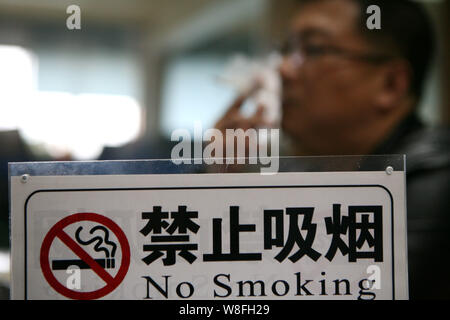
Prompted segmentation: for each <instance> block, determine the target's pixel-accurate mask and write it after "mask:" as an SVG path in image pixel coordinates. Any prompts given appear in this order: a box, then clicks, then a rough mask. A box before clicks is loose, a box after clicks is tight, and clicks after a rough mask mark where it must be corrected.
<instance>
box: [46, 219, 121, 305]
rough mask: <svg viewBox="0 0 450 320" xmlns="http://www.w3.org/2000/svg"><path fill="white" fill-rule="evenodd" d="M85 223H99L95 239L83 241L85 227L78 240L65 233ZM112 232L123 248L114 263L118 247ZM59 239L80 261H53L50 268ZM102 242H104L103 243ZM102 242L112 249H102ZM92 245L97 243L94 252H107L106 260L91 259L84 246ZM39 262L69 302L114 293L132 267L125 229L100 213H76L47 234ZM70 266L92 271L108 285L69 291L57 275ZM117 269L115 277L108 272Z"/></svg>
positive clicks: (77, 237) (78, 235)
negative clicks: (111, 234)
mask: <svg viewBox="0 0 450 320" xmlns="http://www.w3.org/2000/svg"><path fill="white" fill-rule="evenodd" d="M84 221H88V222H95V223H98V224H99V225H97V226H95V227H93V228H91V229H90V231H89V233H90V234H91V235H96V236H95V237H93V238H91V239H88V240H86V239H82V237H81V235H80V234H81V232H82V227H78V228H77V231H76V232H75V237H74V238H75V240H74V239H73V238H72V237H71V236H70V235H69V234H67V233H66V232H65V231H64V229H65V228H66V227H68V226H70V225H73V224H76V223H78V222H84ZM97 231H100V232H97ZM109 231H111V232H112V233H113V234H114V235H115V236H116V238H117V240H118V242H119V245H120V249H121V251H122V258H121V261H120V262H116V261H115V253H116V249H117V244H116V243H115V242H113V241H111V240H110V238H109V236H110V234H109ZM101 232H103V233H104V237H103V238H100V236H98V235H97V234H99V233H101ZM56 238H58V239H59V240H60V241H62V242H63V243H64V244H65V245H66V246H67V248H68V249H69V250H71V251H72V252H73V253H74V254H75V255H77V256H78V257H79V259H52V260H51V265H50V256H49V254H50V248H51V246H52V243H53V242H54V240H55V239H56ZM100 239H101V240H102V241H100ZM102 242H103V243H106V244H108V245H110V247H111V250H110V251H108V250H106V249H105V248H103V247H101V246H100V244H101V243H102ZM80 244H81V245H80ZM90 244H95V245H94V250H95V251H96V252H100V251H104V253H105V258H103V259H94V258H93V257H91V255H90V254H89V253H87V252H86V251H85V250H84V248H83V247H84V246H87V245H90ZM40 262H41V269H42V273H43V274H44V277H45V279H46V280H47V282H48V283H49V284H50V286H51V287H52V288H53V289H55V290H56V291H57V292H58V293H60V294H62V295H63V296H65V297H67V298H70V299H84V300H90V299H99V298H101V297H104V296H105V295H107V294H109V293H111V292H112V291H113V290H114V289H115V288H117V286H119V285H120V283H121V282H122V280H123V279H124V278H125V275H126V274H127V271H128V267H129V266H130V246H129V244H128V240H127V238H126V237H125V234H124V233H123V231H122V229H120V227H119V226H118V225H117V224H116V223H115V222H114V221H112V220H111V219H109V218H107V217H105V216H102V215H99V214H97V213H76V214H73V215H70V216H68V217H66V218H64V219H62V220H61V221H59V222H57V223H56V224H55V225H54V226H53V227H52V228H51V229H50V231H49V232H48V233H47V235H46V236H45V238H44V241H43V242H42V247H41V255H40ZM69 266H77V267H79V268H80V269H91V270H92V271H93V272H94V273H95V275H96V276H98V277H99V278H100V279H102V280H103V282H104V283H105V285H104V286H103V287H101V288H99V289H97V290H94V291H87V292H83V291H75V290H72V289H69V288H67V287H66V286H65V285H63V284H61V282H59V281H58V279H57V278H56V277H55V274H54V272H58V270H65V269H67V268H68V267H69ZM116 268H118V271H117V273H116V274H115V275H114V276H112V275H111V274H110V273H109V272H108V271H107V269H116Z"/></svg>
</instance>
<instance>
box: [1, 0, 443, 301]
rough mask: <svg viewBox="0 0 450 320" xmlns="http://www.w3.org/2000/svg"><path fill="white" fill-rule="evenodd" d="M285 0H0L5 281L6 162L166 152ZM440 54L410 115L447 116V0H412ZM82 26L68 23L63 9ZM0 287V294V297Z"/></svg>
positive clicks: (279, 17) (281, 25)
mask: <svg viewBox="0 0 450 320" xmlns="http://www.w3.org/2000/svg"><path fill="white" fill-rule="evenodd" d="M295 2H296V1H294V0H177V1H175V0H127V1H125V0H0V146H1V148H0V184H1V189H0V192H1V193H0V196H1V200H0V201H1V212H0V214H1V219H0V224H1V226H0V227H1V229H0V248H1V250H2V253H1V254H0V283H7V281H8V279H7V277H6V276H4V275H5V274H7V273H8V270H9V262H8V259H9V258H8V254H7V252H8V249H9V240H8V234H7V232H8V231H7V230H8V220H7V216H8V177H7V163H8V162H11V161H30V160H95V159H139V158H141V159H142V158H170V150H171V143H170V134H171V132H172V130H174V129H177V128H186V129H188V130H193V123H194V121H201V123H202V125H203V128H209V127H212V126H213V125H214V123H215V121H216V120H217V119H218V118H219V117H220V116H221V115H222V113H223V112H224V110H225V109H226V108H227V107H228V106H229V104H230V102H231V101H232V100H233V99H234V97H235V95H236V92H234V90H233V89H232V88H231V87H229V86H226V85H224V84H223V83H221V82H220V81H218V76H219V75H220V74H221V73H223V71H224V68H225V66H226V65H227V64H228V63H229V61H230V59H231V58H232V57H233V56H234V55H236V54H243V55H247V56H260V55H264V54H267V53H269V52H270V51H271V50H272V48H273V46H274V45H276V44H277V42H279V41H280V40H282V39H283V38H284V35H285V33H286V30H287V28H288V22H289V17H290V15H291V14H292V12H293V10H292V8H293V6H294V5H295ZM421 2H423V3H424V4H425V6H426V7H427V9H428V11H429V12H430V14H431V16H432V18H433V20H434V22H435V27H436V30H437V33H438V39H440V40H439V46H440V48H439V49H440V51H439V55H438V58H437V59H436V61H435V65H434V67H433V71H432V73H431V74H430V77H429V81H428V86H427V91H426V95H425V97H424V98H423V101H422V107H421V113H420V114H421V116H422V117H423V119H424V120H425V121H426V122H428V123H429V124H432V125H435V124H440V123H450V105H449V99H448V94H449V92H450V82H449V79H450V74H449V73H450V71H449V48H448V46H449V41H448V40H449V32H448V31H449V12H450V9H449V8H450V4H449V2H450V1H446V0H422V1H421ZM74 4H75V5H78V6H79V7H80V8H81V30H69V29H68V28H67V27H66V20H67V18H68V17H69V16H70V14H68V13H66V9H67V7H68V6H69V5H74ZM0 295H1V293H0Z"/></svg>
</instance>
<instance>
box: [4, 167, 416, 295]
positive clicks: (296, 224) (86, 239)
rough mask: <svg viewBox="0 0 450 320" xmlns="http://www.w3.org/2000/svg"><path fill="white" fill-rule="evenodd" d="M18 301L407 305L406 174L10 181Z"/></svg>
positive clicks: (33, 178)
mask: <svg viewBox="0 0 450 320" xmlns="http://www.w3.org/2000/svg"><path fill="white" fill-rule="evenodd" d="M10 183H11V199H12V205H11V223H12V284H11V290H12V298H13V299H155V300H156V299H164V300H165V299H186V300H187V299H215V300H223V299H258V300H261V299H363V300H370V299H407V298H408V288H407V260H406V257H407V254H406V253H407V249H406V248H407V247H406V212H405V176H404V172H403V171H401V172H400V171H398V172H392V173H389V174H387V173H386V172H384V171H373V172H322V173H308V172H304V173H279V174H276V175H272V176H263V175H260V174H258V173H254V174H253V173H243V174H222V175H219V174H168V175H155V174H147V175H145V174H144V175H142V174H139V175H85V176H30V177H27V178H24V177H21V176H12V177H11V182H10Z"/></svg>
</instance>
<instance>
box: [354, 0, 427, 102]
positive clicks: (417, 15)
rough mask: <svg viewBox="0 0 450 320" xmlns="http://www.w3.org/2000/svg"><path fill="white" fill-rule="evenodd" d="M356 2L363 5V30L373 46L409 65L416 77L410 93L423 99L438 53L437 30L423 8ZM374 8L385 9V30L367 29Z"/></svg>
mask: <svg viewBox="0 0 450 320" xmlns="http://www.w3.org/2000/svg"><path fill="white" fill-rule="evenodd" d="M352 1H354V2H356V3H358V4H359V5H360V9H361V15H360V16H361V19H360V28H361V30H363V33H364V35H365V36H366V38H367V39H368V40H369V41H370V43H372V44H373V45H375V46H377V47H378V48H380V49H381V50H383V51H385V52H387V53H389V54H394V55H397V56H399V57H402V58H405V59H406V60H407V61H408V62H409V64H410V66H411V70H412V73H413V74H412V83H411V87H410V90H411V93H412V94H413V95H414V96H415V97H416V98H417V99H419V98H420V97H421V95H422V91H423V87H424V83H425V80H426V78H427V74H428V70H429V69H430V65H431V61H432V59H433V55H434V50H435V48H434V47H435V39H434V30H433V27H432V23H431V21H430V18H429V16H428V14H427V12H426V11H425V8H424V7H423V5H422V4H420V3H418V2H413V1H409V0H352ZM370 5H377V6H379V7H380V9H381V10H380V11H381V29H373V30H369V29H368V28H367V26H366V21H367V18H368V16H369V15H368V14H367V13H366V10H367V7H368V6H370Z"/></svg>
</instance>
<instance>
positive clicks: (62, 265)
mask: <svg viewBox="0 0 450 320" xmlns="http://www.w3.org/2000/svg"><path fill="white" fill-rule="evenodd" d="M94 260H95V261H96V262H97V263H98V264H99V265H100V266H101V267H102V268H103V269H114V268H115V267H116V262H115V259H114V258H107V259H94ZM70 266H77V267H78V268H80V269H91V267H90V266H89V265H88V264H87V263H86V262H84V261H83V260H79V259H72V260H70V259H68V260H52V270H67V268H69V267H70Z"/></svg>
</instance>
